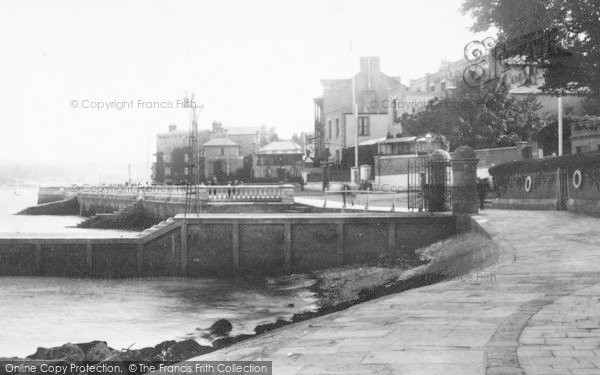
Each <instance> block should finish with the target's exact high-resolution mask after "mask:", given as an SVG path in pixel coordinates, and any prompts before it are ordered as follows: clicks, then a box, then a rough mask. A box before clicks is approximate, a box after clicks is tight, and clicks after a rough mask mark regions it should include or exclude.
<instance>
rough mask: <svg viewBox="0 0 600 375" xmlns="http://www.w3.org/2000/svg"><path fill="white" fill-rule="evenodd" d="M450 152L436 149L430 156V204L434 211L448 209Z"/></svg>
mask: <svg viewBox="0 0 600 375" xmlns="http://www.w3.org/2000/svg"><path fill="white" fill-rule="evenodd" d="M449 161H450V154H449V153H447V152H446V151H444V150H436V151H434V152H433V153H432V154H431V155H430V157H429V171H430V174H429V184H428V185H429V186H428V187H429V191H428V200H429V202H428V206H429V210H430V211H432V212H442V211H446V190H447V189H449V186H447V183H448V168H447V166H448V162H449Z"/></svg>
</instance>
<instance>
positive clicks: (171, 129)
mask: <svg viewBox="0 0 600 375" xmlns="http://www.w3.org/2000/svg"><path fill="white" fill-rule="evenodd" d="M175 130H177V124H169V133H171V132H174V131H175Z"/></svg>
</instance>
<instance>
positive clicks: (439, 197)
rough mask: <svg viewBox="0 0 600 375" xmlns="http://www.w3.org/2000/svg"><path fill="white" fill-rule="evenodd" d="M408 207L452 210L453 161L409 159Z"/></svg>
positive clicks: (412, 208)
mask: <svg viewBox="0 0 600 375" xmlns="http://www.w3.org/2000/svg"><path fill="white" fill-rule="evenodd" d="M406 185H407V186H406V191H407V207H408V209H409V210H411V211H413V212H414V211H419V212H422V211H431V212H441V211H449V210H452V162H451V161H437V160H436V161H430V160H428V159H413V160H408V163H407V174H406Z"/></svg>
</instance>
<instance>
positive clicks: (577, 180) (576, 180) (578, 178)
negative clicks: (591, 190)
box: [573, 169, 583, 189]
mask: <svg viewBox="0 0 600 375" xmlns="http://www.w3.org/2000/svg"><path fill="white" fill-rule="evenodd" d="M582 182H583V176H582V174H581V170H579V169H576V170H575V172H573V186H575V189H579V188H580V187H581V183H582Z"/></svg>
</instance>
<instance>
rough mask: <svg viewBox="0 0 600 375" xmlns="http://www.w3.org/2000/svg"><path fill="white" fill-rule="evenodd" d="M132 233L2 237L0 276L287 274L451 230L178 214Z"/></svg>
mask: <svg viewBox="0 0 600 375" xmlns="http://www.w3.org/2000/svg"><path fill="white" fill-rule="evenodd" d="M165 223H166V224H165V225H162V226H161V225H158V226H155V227H156V229H150V230H148V231H145V232H144V234H142V235H140V236H138V237H132V238H0V276H17V275H19V276H61V277H101V278H136V277H145V276H176V275H178V276H182V275H185V276H189V277H202V276H207V275H232V274H259V275H266V274H284V273H289V272H306V271H311V270H316V269H322V268H327V267H332V266H340V265H348V264H353V263H360V262H365V261H374V260H376V259H378V258H379V257H381V256H391V257H398V256H406V255H408V256H411V255H413V254H414V251H415V250H416V249H418V248H421V247H424V246H427V245H429V244H431V243H433V242H436V241H439V240H442V239H445V238H447V237H450V236H452V235H453V234H455V233H456V220H455V217H454V216H451V215H441V214H440V215H435V214H434V215H418V214H392V213H320V214H264V213H263V214H205V215H195V216H188V217H184V216H183V215H178V216H177V217H176V218H175V219H174V220H173V221H167V222H165Z"/></svg>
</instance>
